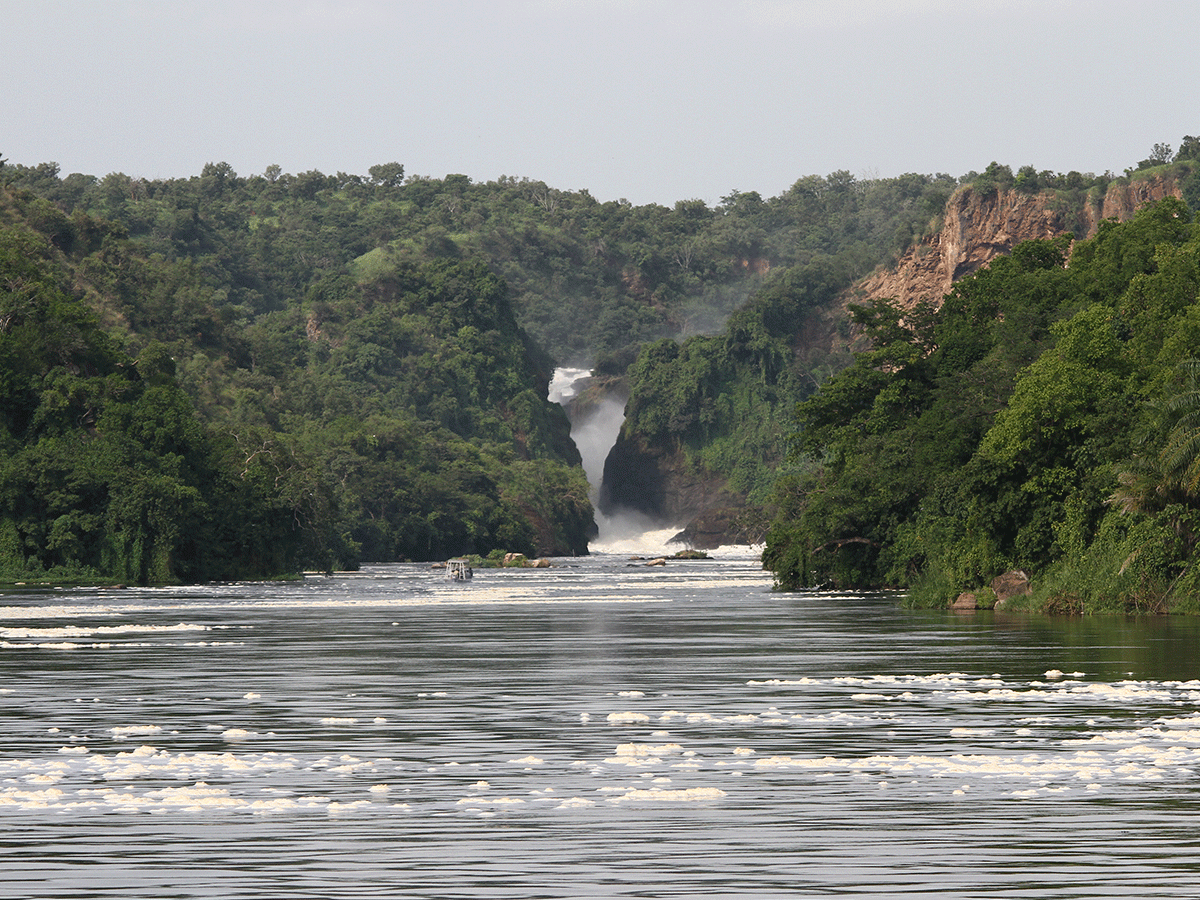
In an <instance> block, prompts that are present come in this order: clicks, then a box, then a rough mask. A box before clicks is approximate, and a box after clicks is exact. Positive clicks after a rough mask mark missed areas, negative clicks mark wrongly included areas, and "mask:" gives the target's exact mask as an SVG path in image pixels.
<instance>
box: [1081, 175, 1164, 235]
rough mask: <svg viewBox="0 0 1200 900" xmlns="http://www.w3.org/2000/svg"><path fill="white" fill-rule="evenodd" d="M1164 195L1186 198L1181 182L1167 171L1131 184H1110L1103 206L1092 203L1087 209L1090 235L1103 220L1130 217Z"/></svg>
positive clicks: (1123, 219) (1118, 219) (1122, 219)
mask: <svg viewBox="0 0 1200 900" xmlns="http://www.w3.org/2000/svg"><path fill="white" fill-rule="evenodd" d="M1165 197H1178V198H1180V199H1183V191H1182V190H1181V188H1180V185H1179V182H1177V181H1176V180H1175V179H1174V178H1170V177H1167V176H1164V175H1150V176H1147V177H1145V178H1139V179H1138V180H1137V181H1131V182H1129V183H1128V184H1117V183H1113V184H1110V185H1109V186H1108V191H1107V192H1106V193H1105V195H1104V202H1103V203H1102V204H1101V205H1100V209H1099V210H1098V211H1096V209H1095V207H1091V208H1089V210H1088V213H1089V214H1090V215H1089V217H1088V226H1089V229H1090V230H1089V232H1088V237H1091V236H1092V235H1093V234H1095V233H1096V229H1098V228H1099V227H1100V222H1101V220H1103V219H1116V220H1117V221H1118V222H1125V221H1128V220H1129V219H1131V218H1133V214H1134V213H1135V212H1137V211H1138V210H1139V209H1140V208H1141V207H1143V206H1145V205H1146V204H1147V203H1155V202H1157V201H1159V200H1162V199H1163V198H1165Z"/></svg>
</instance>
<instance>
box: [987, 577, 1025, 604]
mask: <svg viewBox="0 0 1200 900" xmlns="http://www.w3.org/2000/svg"><path fill="white" fill-rule="evenodd" d="M992 590H993V591H995V592H996V606H999V605H1000V604H1001V603H1005V602H1006V601H1007V600H1008V599H1009V598H1010V597H1028V596H1029V595H1030V594H1032V593H1033V590H1032V588H1030V586H1029V573H1028V572H1022V571H1021V570H1020V569H1011V570H1009V571H1008V572H1005V573H1004V574H1003V575H997V576H996V577H995V578H993V579H992Z"/></svg>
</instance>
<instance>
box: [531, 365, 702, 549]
mask: <svg viewBox="0 0 1200 900" xmlns="http://www.w3.org/2000/svg"><path fill="white" fill-rule="evenodd" d="M591 374H592V373H591V370H590V369H576V368H559V369H555V370H554V377H553V378H552V379H551V381H550V394H549V399H550V402H551V403H558V404H560V405H562V406H564V407H566V406H568V404H569V403H570V402H571V400H573V399H574V398H575V397H576V396H577V395H578V394H579V391H580V389H581V388H582V386H583V383H584V382H585V381H586V380H587V379H588V378H590V377H591ZM624 421H625V403H624V402H623V401H620V400H616V399H614V398H612V397H605V398H603V399H601V400H600V401H598V402H597V403H595V404H594V405H593V406H592V407H591V408H590V409H587V410H584V411H576V412H575V413H574V414H573V415H572V416H571V439H572V440H573V441H574V442H575V446H576V447H578V448H579V455H580V456H582V457H583V471H584V474H586V475H587V480H588V485H589V487H590V491H589V497H590V499H591V501H592V506H593V507H595V506H596V501H597V499H598V497H599V495H600V482H601V480H602V479H603V477H604V460H605V459H606V458H607V457H608V452H609V451H610V450H612V448H613V445H614V444H616V442H617V435H618V434H620V432H621V423H623V422H624ZM596 527H597V528H598V529H599V531H600V534H599V536H598V537H597V538H596V540H594V541H592V542H591V549H593V550H596V551H599V552H601V553H629V554H640V555H643V556H660V555H663V554H666V553H673V552H675V550H677V549H679V548H678V547H671V548H670V549H668V545H667V542H668V541H669V540H670V539H671V538H672V537H674V536H675V535H676V534H678V533H679V528H680V526H672V527H670V528H664V527H663V526H662V523H660V522H652V521H651V520H649V519H647V518H646V517H645V516H642V515H639V514H638V513H636V512H632V511H627V512H622V513H620V514H619V515H616V516H612V517H609V516H605V515H602V514H601V513H600V511H599V510H598V509H597V510H596Z"/></svg>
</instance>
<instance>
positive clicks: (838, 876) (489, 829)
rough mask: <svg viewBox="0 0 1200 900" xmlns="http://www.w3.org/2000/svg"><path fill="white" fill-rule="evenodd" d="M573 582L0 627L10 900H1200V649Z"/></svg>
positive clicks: (65, 614)
mask: <svg viewBox="0 0 1200 900" xmlns="http://www.w3.org/2000/svg"><path fill="white" fill-rule="evenodd" d="M556 563H557V565H556V567H555V568H551V569H542V570H521V571H512V570H510V571H481V572H477V573H476V577H475V578H474V580H473V581H471V582H469V583H465V584H454V583H451V582H447V581H445V580H444V579H442V578H440V577H439V576H438V574H437V573H434V572H431V571H430V570H429V569H428V567H426V566H418V565H394V566H383V567H372V568H368V569H366V570H365V571H364V572H363V573H362V574H358V575H354V576H345V577H337V576H335V577H331V578H310V579H308V580H306V581H304V582H302V583H285V584H237V585H220V586H212V587H202V588H160V589H128V590H48V589H40V590H33V589H29V590H21V589H18V590H15V591H8V592H6V593H4V594H3V595H0V895H3V896H5V897H37V898H89V897H138V898H145V897H155V898H158V897H222V898H248V897H272V898H286V897H314V898H316V897H320V898H332V897H413V898H418V897H419V898H566V897H572V898H574V897H639V898H667V897H670V898H690V897H708V898H716V897H759V898H762V897H924V896H933V895H935V894H936V895H938V896H939V897H943V898H967V897H970V898H992V897H1029V898H1060V897H1062V898H1065V897H1077V898H1094V897H1132V896H1137V897H1178V898H1184V897H1188V898H1192V897H1195V896H1196V894H1197V887H1198V885H1200V796H1198V792H1197V784H1198V776H1200V680H1197V679H1200V655H1198V654H1197V652H1196V651H1197V648H1198V646H1200V623H1197V622H1196V621H1193V620H1175V619H1156V620H1142V621H1125V620H1079V619H1073V620H1067V619H1063V620H1050V619H1044V618H1031V617H1018V616H1009V617H1002V616H1000V615H993V614H992V613H980V614H976V615H972V616H954V615H952V614H948V613H912V612H907V611H903V610H901V609H899V608H898V607H897V603H896V598H895V597H892V596H884V595H833V594H828V593H823V594H822V593H802V594H776V593H772V592H771V591H770V581H769V578H768V577H767V576H766V575H765V574H764V573H763V572H762V571H761V570H760V569H759V568H758V564H757V562H756V560H754V559H753V558H751V557H750V556H748V555H743V556H737V555H732V556H725V557H722V558H719V559H717V560H714V561H696V562H676V561H672V562H670V563H669V564H668V565H667V566H665V567H655V568H647V567H645V566H643V565H640V564H636V563H633V562H631V561H629V560H628V559H626V558H625V557H624V556H621V555H617V554H607V555H606V554H597V555H594V556H592V557H588V558H582V559H576V560H557V561H556Z"/></svg>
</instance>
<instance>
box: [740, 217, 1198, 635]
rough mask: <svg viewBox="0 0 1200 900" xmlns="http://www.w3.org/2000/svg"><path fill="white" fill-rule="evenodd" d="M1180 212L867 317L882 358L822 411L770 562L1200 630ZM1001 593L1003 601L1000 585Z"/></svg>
mask: <svg viewBox="0 0 1200 900" xmlns="http://www.w3.org/2000/svg"><path fill="white" fill-rule="evenodd" d="M1194 215H1195V210H1194V209H1191V208H1189V206H1188V204H1186V203H1185V202H1183V201H1182V200H1180V199H1177V198H1175V197H1168V198H1166V199H1164V200H1161V201H1159V202H1157V203H1153V204H1151V205H1148V206H1146V207H1144V208H1143V209H1141V210H1140V211H1139V212H1137V213H1136V214H1135V215H1134V217H1133V218H1132V219H1131V220H1130V221H1129V222H1126V223H1123V224H1120V223H1117V222H1115V221H1114V220H1108V221H1104V222H1102V223H1101V224H1100V227H1099V230H1098V233H1097V234H1096V236H1095V237H1093V238H1091V239H1090V240H1087V241H1083V242H1078V243H1075V244H1074V246H1072V245H1071V243H1070V241H1069V239H1066V238H1064V239H1059V240H1046V241H1031V242H1026V243H1023V244H1020V245H1018V246H1017V247H1016V248H1015V249H1014V250H1013V251H1012V253H1011V255H1009V256H1007V257H1004V258H1001V259H998V260H996V261H994V262H993V263H992V264H991V265H990V266H989V267H988V268H986V269H983V270H981V271H979V272H977V273H976V274H974V275H972V276H970V277H968V278H965V279H963V280H960V281H959V282H957V283H956V284H955V286H954V288H953V290H952V291H951V292H950V293H949V294H948V295H947V296H946V297H945V300H944V302H942V303H941V304H940V306H939V307H934V306H933V305H924V306H919V307H916V308H910V309H907V310H902V309H900V308H899V307H897V306H894V305H891V304H889V303H887V302H884V301H877V302H875V303H873V304H871V305H870V306H868V307H863V308H860V309H859V310H858V311H857V318H858V321H859V322H860V323H861V325H862V327H863V328H864V329H865V330H866V333H867V336H868V337H869V338H870V341H871V346H872V348H873V349H871V350H870V351H868V352H866V353H863V354H861V355H860V356H859V357H858V358H857V359H856V361H855V363H854V365H852V366H850V367H849V368H847V369H846V370H844V371H843V372H841V373H839V374H838V375H837V376H835V377H834V378H833V379H831V380H830V381H828V382H827V383H826V384H825V385H823V386H822V389H821V390H820V391H819V392H818V393H816V394H815V395H814V396H812V397H811V398H809V399H808V400H806V401H805V402H804V403H802V404H801V405H800V406H799V408H798V412H797V421H798V424H799V430H798V431H796V432H795V433H794V434H793V436H792V442H793V443H792V446H793V452H792V456H791V463H792V469H791V471H790V472H789V473H788V474H787V475H786V477H784V478H783V479H781V480H780V481H779V482H778V483H777V485H776V495H775V496H776V500H777V502H778V504H779V507H778V514H777V517H776V520H775V524H774V525H773V527H772V530H771V533H770V536H769V539H768V547H767V552H766V553H765V554H764V560H765V562H766V563H767V564H768V565H769V566H770V567H771V568H772V569H773V570H774V571H775V572H776V575H777V577H778V579H779V582H780V584H781V585H782V586H785V587H791V588H795V587H800V586H803V585H815V584H826V585H840V586H859V587H864V586H880V585H890V586H901V587H907V588H910V589H911V590H910V595H909V596H910V600H911V602H913V603H917V604H928V605H935V606H945V605H947V604H949V603H950V602H951V601H957V602H960V603H962V604H965V605H967V606H969V607H972V608H973V607H975V606H980V607H991V606H992V605H993V604H995V603H996V602H997V596H996V593H995V591H994V590H993V586H992V585H993V582H994V579H996V578H997V577H998V576H1001V575H1003V574H1005V573H1008V572H1011V571H1014V570H1015V571H1019V572H1020V573H1021V575H1022V577H1025V576H1028V577H1029V579H1030V581H1029V593H1028V594H1026V595H1024V596H1021V597H1018V598H1016V599H1006V602H1007V603H1008V605H1010V606H1013V605H1023V606H1025V607H1028V608H1035V609H1042V610H1045V611H1049V612H1064V613H1080V612H1099V611H1105V612H1124V613H1146V612H1163V611H1178V612H1197V611H1200V601H1198V599H1197V598H1200V566H1198V565H1197V558H1196V547H1197V538H1198V536H1200V455H1198V451H1200V428H1198V424H1200V419H1198V416H1197V409H1198V408H1200V382H1198V380H1197V379H1198V377H1200V361H1198V360H1197V347H1200V227H1198V226H1197V224H1196V223H1195V221H1194ZM996 583H997V584H998V582H996Z"/></svg>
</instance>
